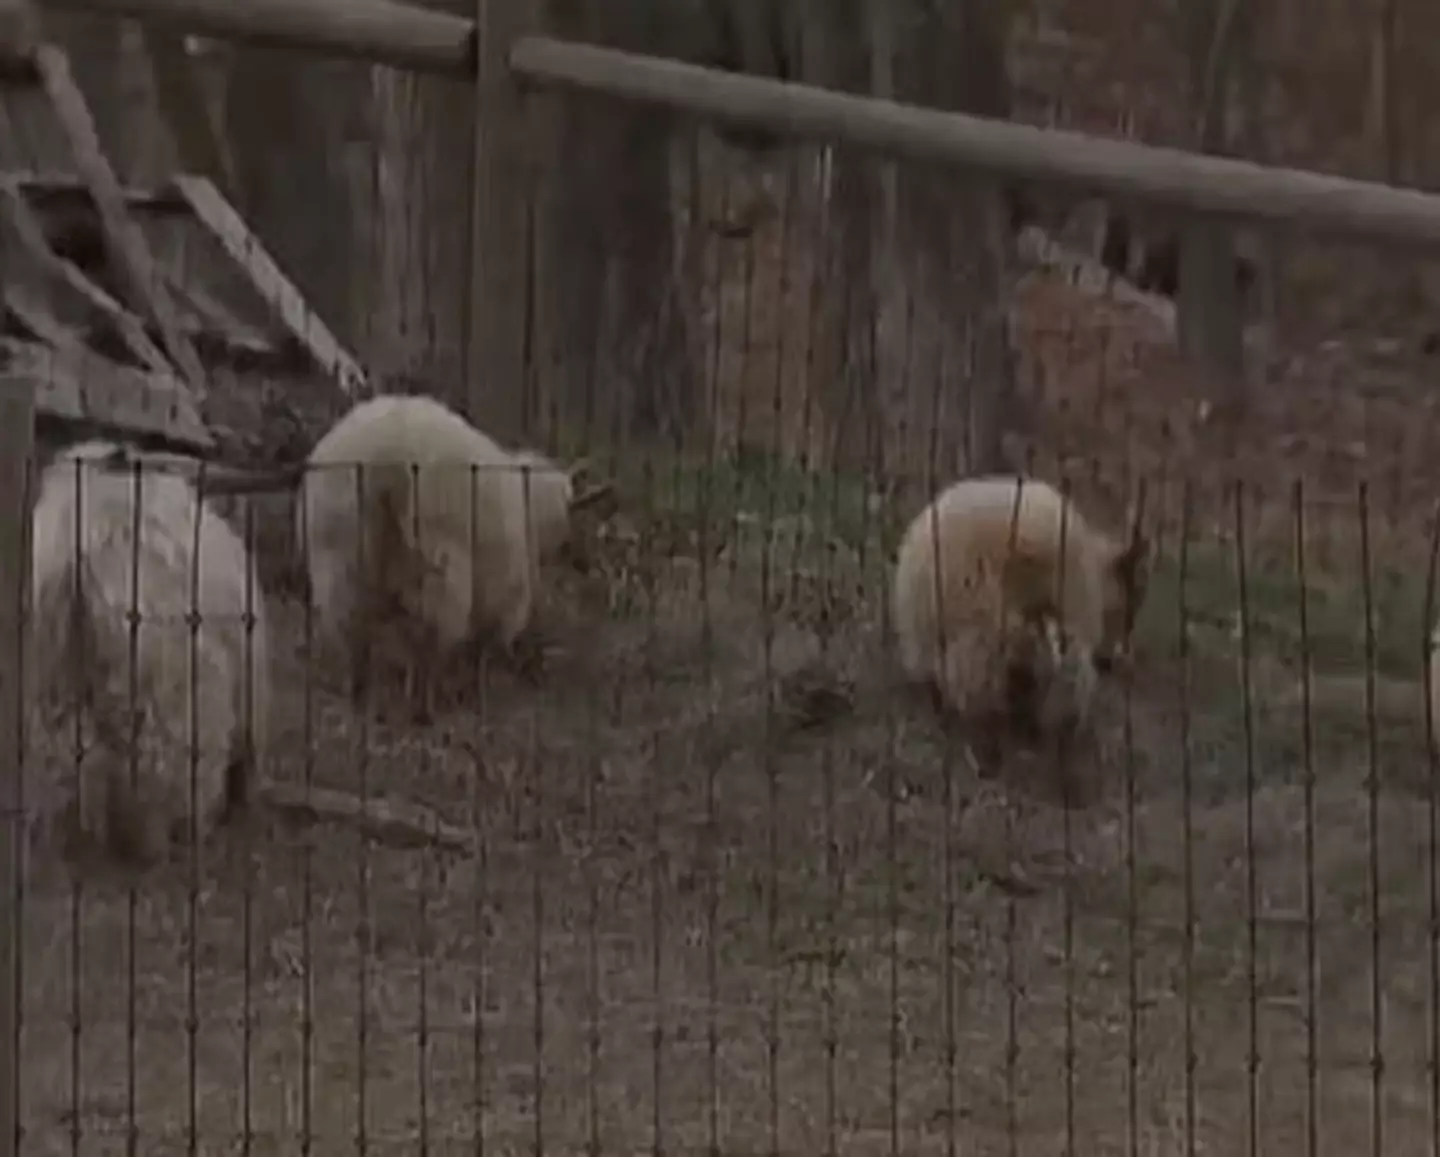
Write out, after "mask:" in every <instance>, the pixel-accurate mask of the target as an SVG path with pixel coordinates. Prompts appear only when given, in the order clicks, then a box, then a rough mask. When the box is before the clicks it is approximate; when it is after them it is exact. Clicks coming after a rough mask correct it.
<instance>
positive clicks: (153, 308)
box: [35, 44, 206, 398]
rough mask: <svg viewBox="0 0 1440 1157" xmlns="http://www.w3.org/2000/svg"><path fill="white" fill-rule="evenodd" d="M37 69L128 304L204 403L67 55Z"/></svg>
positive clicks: (199, 372)
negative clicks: (153, 330) (143, 317)
mask: <svg viewBox="0 0 1440 1157" xmlns="http://www.w3.org/2000/svg"><path fill="white" fill-rule="evenodd" d="M35 64H36V67H37V68H38V69H39V71H40V79H41V83H42V84H43V85H44V87H45V93H46V95H47V96H48V97H49V98H50V103H51V105H52V106H53V108H54V110H55V115H56V117H57V119H58V120H59V122H60V127H61V129H62V131H63V132H64V133H65V136H66V138H67V141H68V143H69V146H70V151H71V153H72V155H73V157H74V160H75V167H76V169H77V170H78V171H79V173H80V176H81V178H82V179H83V180H84V182H85V186H86V188H87V189H88V190H89V192H90V196H91V197H92V198H93V199H94V202H95V208H96V211H97V212H98V213H99V215H100V221H101V225H102V226H103V229H104V237H105V247H106V249H107V250H108V251H109V253H110V255H111V259H112V260H113V262H114V264H115V267H116V272H117V273H118V274H119V275H120V278H121V284H122V285H123V286H124V288H125V293H126V295H127V296H128V297H129V298H130V304H132V305H134V306H135V307H136V308H137V309H139V310H141V311H142V312H143V313H144V314H146V315H147V316H148V317H149V318H150V320H152V321H153V322H154V323H155V325H156V326H157V327H158V328H159V330H160V334H161V337H162V344H163V345H164V347H165V350H166V352H167V353H168V354H169V355H170V359H171V361H172V362H173V363H174V365H175V367H176V368H177V369H178V370H179V371H180V375H181V376H182V377H183V378H184V379H185V380H186V381H187V383H188V384H189V385H190V387H191V388H192V389H193V390H195V391H196V394H197V396H198V397H200V398H203V397H204V394H205V383H206V374H205V369H204V367H203V366H202V365H201V363H200V358H199V356H198V355H197V354H196V352H195V349H194V347H193V346H192V345H191V344H190V340H189V339H188V338H187V337H186V336H185V335H184V333H182V332H181V330H180V325H179V322H178V321H177V319H176V316H175V309H174V305H173V304H172V302H171V301H170V295H169V293H168V292H167V290H166V286H165V282H164V279H163V278H162V277H161V276H160V273H159V270H158V267H157V266H156V264H155V260H154V258H153V257H152V256H151V254H150V247H149V245H148V244H147V243H146V241H145V235H144V234H143V233H142V232H141V231H140V227H139V226H138V225H136V224H135V222H134V220H133V219H132V218H131V217H130V214H129V212H128V208H127V205H126V202H125V193H124V190H123V189H122V188H121V185H120V182H119V181H118V180H117V179H116V177H115V172H114V170H113V169H111V168H110V163H109V162H108V161H107V160H106V159H105V154H104V153H103V151H102V150H101V147H100V140H99V138H98V137H97V136H96V133H95V123H94V121H92V120H91V118H90V110H89V109H88V108H87V107H86V105H85V98H84V97H83V96H82V95H81V93H80V90H79V89H78V88H77V87H76V85H75V80H74V78H73V77H72V76H71V75H70V63H69V61H68V59H67V58H66V56H65V53H64V52H63V51H61V50H60V49H59V48H57V47H56V46H55V45H53V44H42V45H41V46H40V47H39V48H37V49H36V51H35Z"/></svg>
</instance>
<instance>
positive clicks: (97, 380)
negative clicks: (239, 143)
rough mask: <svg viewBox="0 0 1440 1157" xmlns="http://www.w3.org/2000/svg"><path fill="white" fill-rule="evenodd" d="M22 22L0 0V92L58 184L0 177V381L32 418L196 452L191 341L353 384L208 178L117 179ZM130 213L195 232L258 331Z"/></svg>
mask: <svg viewBox="0 0 1440 1157" xmlns="http://www.w3.org/2000/svg"><path fill="white" fill-rule="evenodd" d="M38 28H39V26H38V18H37V15H36V13H35V11H34V9H33V7H32V6H31V4H30V3H29V0H0V89H3V92H0V95H3V93H4V92H8V93H9V94H10V95H11V96H12V97H13V96H15V95H17V94H18V93H25V94H30V95H35V96H39V97H40V98H41V99H42V100H43V102H44V106H45V108H46V110H47V115H48V119H50V120H51V121H53V123H54V125H55V126H56V130H57V133H58V136H59V138H60V139H61V140H62V141H63V144H64V146H65V150H66V152H67V153H68V160H69V162H70V166H71V167H72V169H73V175H70V174H63V175H62V174H56V173H44V172H23V171H15V170H11V171H0V306H3V309H4V313H5V315H6V316H7V318H8V320H9V321H10V323H11V325H10V327H9V328H11V329H12V330H13V329H16V328H18V329H19V330H20V331H21V332H22V335H23V336H22V338H21V339H16V338H13V337H0V382H3V381H5V380H7V379H9V380H12V381H14V380H18V379H21V378H24V379H25V380H29V381H32V382H34V383H35V386H36V388H37V390H38V396H37V407H38V413H39V415H40V416H41V417H42V418H43V417H51V418H55V419H59V420H61V421H74V422H88V423H90V424H93V425H98V426H100V427H103V428H107V429H109V430H112V431H116V432H128V433H132V434H137V435H141V436H149V437H159V438H161V439H162V440H164V441H166V442H168V443H170V444H172V445H175V446H177V447H184V448H187V449H189V450H192V451H195V452H199V453H202V454H204V453H207V452H208V451H209V450H210V449H211V447H212V445H213V440H212V438H211V435H210V432H209V430H208V429H207V428H206V424H205V422H204V421H203V419H202V417H201V414H202V406H203V403H204V401H205V397H206V392H207V382H208V379H209V373H208V371H207V367H206V364H205V361H204V360H203V359H202V357H201V355H200V353H199V352H197V346H196V341H197V339H200V338H205V339H208V340H210V341H211V342H212V343H214V344H219V345H228V346H230V347H235V346H237V345H238V346H246V345H247V344H248V345H249V346H250V347H256V348H262V349H263V348H264V347H266V346H267V345H273V343H274V342H275V341H278V340H282V339H283V340H287V341H289V342H291V343H293V344H294V345H295V346H297V347H298V348H299V349H301V350H302V351H303V352H304V354H305V355H306V357H307V359H308V361H309V362H310V363H311V364H312V365H313V366H314V367H315V368H316V369H317V370H318V371H319V372H320V373H321V374H322V375H323V376H325V377H327V378H329V379H330V380H332V381H334V382H335V383H337V384H338V385H339V387H340V389H341V391H342V392H343V393H344V394H345V395H347V396H352V397H353V396H355V394H356V392H357V391H360V390H363V389H365V388H366V385H367V375H366V373H365V371H364V369H363V368H362V367H361V366H360V365H359V363H358V362H357V361H356V359H355V358H354V357H352V356H351V355H350V354H349V352H348V351H346V350H345V348H344V347H343V346H342V345H341V343H340V342H339V341H338V340H337V339H336V338H335V336H334V335H333V334H332V333H331V332H330V330H329V329H328V328H327V327H326V326H325V325H324V324H323V322H321V321H320V320H319V319H318V318H317V317H316V316H315V314H314V312H313V311H312V310H311V309H310V308H309V306H308V304H307V303H306V301H305V300H304V297H303V296H302V295H301V294H300V292H299V291H298V290H297V289H296V288H295V286H294V285H293V284H291V282H290V281H289V280H288V279H287V278H286V277H285V276H284V274H283V273H282V272H281V270H280V269H279V268H278V266H277V265H276V264H275V262H274V261H273V260H272V259H271V258H270V256H269V255H268V254H267V253H266V251H265V249H264V247H263V246H262V245H260V243H259V241H258V239H257V238H256V237H255V236H254V234H253V233H251V231H250V230H249V229H248V227H247V226H246V224H245V222H244V221H243V219H242V218H241V217H240V215H239V214H238V213H237V212H236V211H235V209H234V208H233V207H232V206H231V205H230V204H229V202H228V201H227V200H226V199H225V197H224V196H223V195H222V194H221V193H220V191H219V190H218V189H217V188H216V187H215V185H214V184H213V183H212V182H211V181H209V180H208V179H206V178H204V177H200V176H194V175H180V176H176V177H174V178H173V179H172V180H171V181H170V182H168V183H167V184H166V185H165V187H163V188H161V189H158V190H150V191H138V190H133V189H127V188H125V187H123V186H122V185H121V183H120V181H119V180H118V179H117V177H116V174H115V171H114V170H113V169H112V168H111V166H110V164H109V162H108V160H107V159H106V157H105V154H104V150H103V149H102V148H101V144H100V141H99V139H98V136H97V133H96V130H95V124H94V121H93V119H92V117H91V115H90V110H89V108H88V107H87V105H86V103H85V100H84V97H83V95H82V94H81V92H80V89H79V87H78V86H77V85H76V83H75V80H74V78H73V76H72V75H71V71H70V66H69V61H68V59H67V57H66V55H65V52H64V50H63V49H61V48H60V47H59V46H58V45H55V44H50V43H47V42H45V41H44V40H43V38H42V37H41V36H40V34H39V30H38ZM9 104H10V101H7V100H0V144H5V143H8V144H9V145H10V148H9V151H10V152H11V153H12V154H13V153H14V152H15V149H14V147H13V146H14V142H15V141H16V139H17V133H16V129H15V126H14V125H13V123H12V119H11V117H10V114H9V112H8V110H7V106H8V105H9ZM143 215H148V216H150V217H152V218H153V217H160V218H166V219H170V220H174V219H177V218H184V219H188V220H190V221H192V222H193V223H194V224H195V225H197V226H198V227H199V228H200V229H202V230H203V231H204V232H205V233H207V234H209V235H210V236H211V237H212V238H213V239H214V241H215V242H216V243H217V244H218V248H219V250H220V252H221V253H222V254H223V255H224V256H225V257H226V258H228V259H229V261H230V262H232V263H233V264H234V265H235V266H236V267H237V268H238V269H239V270H240V271H241V273H242V275H243V277H244V278H245V280H247V281H248V282H249V283H250V285H251V286H252V287H253V289H254V291H255V293H256V295H257V296H258V297H259V299H260V300H261V301H263V302H264V305H265V310H266V313H267V314H268V316H267V317H266V318H265V321H266V323H267V324H265V325H263V326H262V327H260V329H259V331H258V332H257V327H255V326H254V325H251V324H248V323H246V322H245V321H244V319H242V318H240V317H238V316H236V314H235V312H234V311H233V310H231V309H229V308H228V307H227V305H226V304H225V302H224V301H223V300H221V297H222V295H220V294H210V293H208V292H207V291H206V290H205V288H204V286H203V285H200V284H196V283H195V281H196V280H198V279H191V278H187V279H186V283H184V284H182V283H181V282H180V281H179V280H178V279H177V278H176V277H175V275H174V274H173V272H167V270H165V269H162V267H161V265H160V263H159V262H157V261H156V259H155V257H154V255H153V254H152V252H151V249H150V246H149V242H148V240H147V237H146V233H145V231H144V230H143V229H142V228H141V226H140V224H139V219H138V218H139V216H143ZM57 220H60V221H63V222H66V223H67V224H66V225H65V227H64V228H62V229H60V230H59V232H60V233H65V232H67V231H70V230H73V229H78V230H79V231H80V232H81V233H83V235H84V236H86V237H94V238H96V239H97V240H98V245H99V247H100V249H101V250H103V260H104V265H105V267H106V270H107V272H108V273H109V274H111V276H110V277H108V278H104V279H97V278H96V277H95V276H93V275H92V274H91V273H90V272H87V271H86V269H84V268H83V267H82V266H83V263H81V262H78V261H76V260H72V255H71V254H69V253H67V252H64V251H63V249H64V247H63V246H61V247H60V248H61V251H60V252H57V245H56V236H57ZM101 281H106V282H108V284H101ZM270 323H273V324H270ZM97 330H101V331H104V333H105V335H106V336H107V338H108V339H110V344H111V345H115V344H118V346H119V347H120V349H119V350H118V351H113V352H114V353H115V356H111V352H112V351H109V350H106V349H105V348H104V343H98V344H100V345H101V347H102V348H100V349H97V348H96V346H97V342H96V341H95V340H94V337H95V334H96V331H97ZM267 331H268V332H267ZM277 331H278V332H277Z"/></svg>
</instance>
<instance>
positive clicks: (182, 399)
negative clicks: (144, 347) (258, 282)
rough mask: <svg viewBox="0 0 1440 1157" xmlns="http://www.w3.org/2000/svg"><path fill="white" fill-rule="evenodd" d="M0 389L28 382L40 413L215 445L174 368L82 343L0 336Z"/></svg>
mask: <svg viewBox="0 0 1440 1157" xmlns="http://www.w3.org/2000/svg"><path fill="white" fill-rule="evenodd" d="M0 353H3V356H4V365H3V367H0V389H8V388H11V387H13V386H16V385H22V384H24V385H29V386H32V387H33V388H34V389H35V391H36V402H35V404H36V408H37V410H38V411H39V413H40V414H41V416H43V417H49V418H58V419H60V420H62V421H67V422H81V423H94V424H96V425H99V426H103V427H109V428H113V429H115V430H124V431H126V432H129V433H133V434H139V435H151V436H158V437H161V438H164V439H165V440H166V441H169V442H173V443H176V444H178V445H183V446H188V447H193V448H195V449H196V450H198V451H201V452H204V453H208V452H209V451H210V450H211V449H212V448H213V446H214V439H213V438H212V437H211V434H210V430H209V428H208V427H207V426H206V425H205V423H204V421H202V420H201V418H200V414H199V411H198V410H197V409H196V406H195V400H194V397H193V395H192V394H191V393H190V391H189V390H188V389H186V388H185V384H184V383H183V382H181V381H180V380H179V379H178V378H176V377H175V375H174V374H173V373H169V372H166V373H163V374H162V373H156V372H154V371H151V372H147V371H145V370H139V369H135V368H134V367H132V366H122V365H120V364H119V363H117V362H113V361H111V360H110V359H109V358H107V357H105V356H104V355H103V354H99V353H96V352H95V351H94V350H91V349H88V348H86V347H83V346H69V347H56V346H49V345H39V344H37V343H35V342H22V341H15V340H13V339H0Z"/></svg>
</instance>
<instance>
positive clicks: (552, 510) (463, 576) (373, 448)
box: [297, 395, 575, 715]
mask: <svg viewBox="0 0 1440 1157" xmlns="http://www.w3.org/2000/svg"><path fill="white" fill-rule="evenodd" d="M574 498H575V478H574V471H569V470H565V469H563V468H561V467H559V466H557V465H556V464H555V463H553V462H552V461H550V460H549V459H547V458H545V457H544V456H543V455H541V454H539V453H537V452H535V451H533V450H521V451H513V452H512V451H510V450H507V449H505V448H504V447H502V446H500V445H499V444H498V443H497V442H495V441H494V440H493V439H492V438H490V437H489V436H488V435H486V434H484V433H483V432H482V431H480V430H477V429H476V428H475V427H474V426H472V425H470V423H469V422H467V421H466V420H465V419H464V418H462V417H461V416H460V415H459V414H456V413H454V412H453V411H451V410H449V409H448V408H446V407H445V406H444V405H442V404H441V403H440V402H437V401H435V400H434V399H433V398H428V397H423V396H405V395H383V396H380V397H376V398H372V399H370V400H368V401H365V402H361V403H360V404H359V405H357V406H355V407H354V408H353V409H351V410H350V411H349V413H347V414H346V415H345V416H344V417H342V418H341V419H340V421H339V422H337V423H336V424H335V425H334V426H333V427H332V428H331V429H330V430H329V431H328V432H327V433H326V434H325V435H324V437H322V438H321V439H320V441H319V442H318V443H317V444H316V445H315V448H314V449H313V451H312V452H311V454H310V458H309V461H308V469H307V476H306V478H305V481H304V483H303V499H302V503H301V507H302V509H301V513H300V517H299V519H298V523H297V533H298V535H299V540H300V551H301V554H302V556H303V557H304V558H305V560H306V567H307V570H308V572H309V578H310V589H311V598H312V602H313V605H314V608H315V614H316V622H317V628H318V629H317V635H318V636H319V638H320V639H321V641H322V643H334V642H343V643H345V644H346V645H347V646H348V647H349V650H350V662H351V665H352V671H353V674H354V675H355V677H356V679H357V685H358V684H359V683H360V682H363V679H364V670H365V666H366V662H365V655H364V652H365V650H366V648H367V647H368V645H369V643H370V641H371V636H372V635H373V634H374V633H375V631H376V629H377V626H378V625H379V624H382V623H389V622H398V623H400V624H402V625H403V628H404V630H405V632H406V638H405V643H406V649H407V651H408V652H409V659H410V662H411V666H410V674H411V678H412V680H413V682H412V692H413V695H414V696H415V698H414V706H415V709H416V712H417V714H422V715H423V714H425V713H427V712H428V710H429V698H430V691H431V688H430V680H429V678H428V676H429V674H430V673H431V670H432V668H433V666H434V665H435V661H436V660H437V659H438V658H439V657H441V656H443V655H444V654H446V653H447V652H450V651H451V650H453V649H454V648H456V647H458V646H460V645H461V644H462V643H465V642H467V641H469V640H471V639H474V638H479V637H488V638H490V639H492V640H493V641H494V642H495V643H497V644H499V645H500V647H502V648H503V649H505V650H507V651H509V650H511V649H513V648H514V647H515V646H516V644H517V642H518V641H519V639H520V638H521V636H522V634H523V632H524V631H525V630H526V628H527V627H528V626H529V624H530V621H531V617H532V614H533V612H534V610H535V604H536V599H537V594H538V590H539V570H540V566H541V564H542V563H543V562H545V561H547V560H550V559H552V558H555V557H556V556H558V555H560V554H562V553H563V552H564V550H565V548H566V547H567V546H568V544H569V542H570V535H571V507H572V501H573V500H574Z"/></svg>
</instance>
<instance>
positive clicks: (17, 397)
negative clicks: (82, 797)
mask: <svg viewBox="0 0 1440 1157" xmlns="http://www.w3.org/2000/svg"><path fill="white" fill-rule="evenodd" d="M34 438H35V391H34V390H33V389H31V388H29V387H25V386H9V387H7V388H6V389H5V390H3V391H0V494H3V495H4V498H3V500H0V1157H15V1154H16V1153H17V1152H18V1151H19V1140H20V1131H19V1120H18V1117H17V1114H18V1113H19V1096H18V1095H17V1094H18V1090H19V1081H20V1056H19V1043H20V1034H19V1028H20V1024H19V1018H20V1007H19V1004H20V990H19V987H18V984H17V982H18V980H19V976H20V967H19V965H20V943H21V940H20V920H21V915H22V909H21V904H20V886H21V881H22V879H23V876H22V864H23V857H24V850H25V823H24V816H23V815H22V813H21V806H22V804H23V802H24V800H23V797H22V794H21V773H22V768H23V766H24V762H23V761H24V747H23V726H22V719H23V699H22V694H23V690H24V687H23V684H22V678H23V674H24V672H23V670H22V667H21V660H22V658H23V656H24V643H23V640H24V631H25V612H26V592H27V589H28V587H29V576H30V559H29V538H30V533H29V531H30V509H29V507H30V503H29V485H28V473H29V469H30V461H31V455H32V453H33V451H34Z"/></svg>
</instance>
